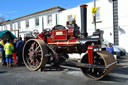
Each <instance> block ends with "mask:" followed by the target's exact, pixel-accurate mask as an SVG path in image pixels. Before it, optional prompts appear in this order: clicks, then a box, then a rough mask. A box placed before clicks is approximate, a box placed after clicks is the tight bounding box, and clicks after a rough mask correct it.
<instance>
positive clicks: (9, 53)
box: [0, 37, 25, 67]
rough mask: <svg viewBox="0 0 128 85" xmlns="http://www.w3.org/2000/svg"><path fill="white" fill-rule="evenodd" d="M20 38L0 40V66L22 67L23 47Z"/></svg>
mask: <svg viewBox="0 0 128 85" xmlns="http://www.w3.org/2000/svg"><path fill="white" fill-rule="evenodd" d="M24 43H25V42H24V41H23V40H22V37H20V38H19V39H18V40H17V39H13V40H11V39H1V40H0V55H1V64H2V66H7V67H11V66H12V63H14V65H18V66H22V65H23V59H22V49H23V46H24Z"/></svg>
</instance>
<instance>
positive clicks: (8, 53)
mask: <svg viewBox="0 0 128 85" xmlns="http://www.w3.org/2000/svg"><path fill="white" fill-rule="evenodd" d="M4 50H5V57H6V62H7V67H11V66H12V61H13V58H12V53H13V51H14V47H13V45H12V43H11V40H7V43H6V44H5V45H4Z"/></svg>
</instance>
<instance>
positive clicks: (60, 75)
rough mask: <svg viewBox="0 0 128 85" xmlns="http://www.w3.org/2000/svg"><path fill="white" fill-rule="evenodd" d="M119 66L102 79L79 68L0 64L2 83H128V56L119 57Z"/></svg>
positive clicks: (28, 84)
mask: <svg viewBox="0 0 128 85" xmlns="http://www.w3.org/2000/svg"><path fill="white" fill-rule="evenodd" d="M119 62H120V64H119V65H117V68H116V69H115V70H114V71H113V72H112V73H110V74H109V75H107V76H106V77H105V78H103V79H102V80H98V81H95V80H91V79H88V78H87V77H85V76H84V75H83V74H82V72H81V70H80V69H78V68H67V67H64V68H63V69H62V70H58V71H57V70H55V69H50V70H49V69H48V68H46V70H45V71H44V72H38V71H29V70H28V69H27V68H26V67H25V66H22V67H12V68H7V67H3V66H0V85H128V56H124V57H122V58H121V59H119Z"/></svg>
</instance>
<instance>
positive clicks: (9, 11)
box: [7, 11, 16, 13]
mask: <svg viewBox="0 0 128 85" xmlns="http://www.w3.org/2000/svg"><path fill="white" fill-rule="evenodd" d="M7 13H16V11H9V12H7Z"/></svg>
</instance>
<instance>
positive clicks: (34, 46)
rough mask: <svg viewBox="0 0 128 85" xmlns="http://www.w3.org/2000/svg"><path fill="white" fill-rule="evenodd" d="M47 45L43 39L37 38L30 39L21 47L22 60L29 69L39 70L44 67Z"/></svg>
mask: <svg viewBox="0 0 128 85" xmlns="http://www.w3.org/2000/svg"><path fill="white" fill-rule="evenodd" d="M47 52H48V50H47V46H46V44H45V43H44V41H42V40H39V39H30V40H29V41H27V42H26V43H25V45H24V48H23V61H24V64H25V66H26V67H27V68H28V69H29V70H34V71H36V70H39V69H42V68H44V67H45V64H46V63H47V60H48V59H47V57H45V55H46V54H47Z"/></svg>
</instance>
